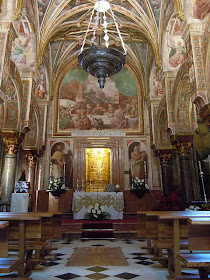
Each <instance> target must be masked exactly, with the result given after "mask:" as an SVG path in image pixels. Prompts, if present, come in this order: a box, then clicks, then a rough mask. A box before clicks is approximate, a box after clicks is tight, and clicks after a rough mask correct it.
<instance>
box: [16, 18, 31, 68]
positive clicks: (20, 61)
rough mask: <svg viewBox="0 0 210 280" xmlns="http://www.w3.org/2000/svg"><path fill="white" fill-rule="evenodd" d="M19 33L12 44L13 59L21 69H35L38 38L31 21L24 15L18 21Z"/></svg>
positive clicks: (17, 28)
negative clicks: (36, 38)
mask: <svg viewBox="0 0 210 280" xmlns="http://www.w3.org/2000/svg"><path fill="white" fill-rule="evenodd" d="M15 28H16V30H17V33H18V38H16V39H15V40H14V42H13V44H12V52H11V60H12V61H13V62H14V63H15V64H16V66H17V68H18V70H19V71H34V70H35V61H36V40H35V34H34V32H33V31H32V28H31V23H30V22H29V20H28V19H27V18H26V17H24V18H21V20H20V21H19V22H17V23H16V25H15Z"/></svg>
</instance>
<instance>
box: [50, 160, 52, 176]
mask: <svg viewBox="0 0 210 280" xmlns="http://www.w3.org/2000/svg"><path fill="white" fill-rule="evenodd" d="M51 177H52V162H50V178H51Z"/></svg>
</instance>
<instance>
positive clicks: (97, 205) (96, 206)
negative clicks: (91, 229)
mask: <svg viewBox="0 0 210 280" xmlns="http://www.w3.org/2000/svg"><path fill="white" fill-rule="evenodd" d="M98 207H99V204H98V203H97V202H96V204H95V209H96V210H98Z"/></svg>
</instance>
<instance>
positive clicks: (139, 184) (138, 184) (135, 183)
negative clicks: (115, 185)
mask: <svg viewBox="0 0 210 280" xmlns="http://www.w3.org/2000/svg"><path fill="white" fill-rule="evenodd" d="M131 189H134V190H142V191H149V187H148V185H147V184H146V182H145V180H144V179H142V180H141V179H139V178H138V177H136V178H135V179H133V180H132V184H131Z"/></svg>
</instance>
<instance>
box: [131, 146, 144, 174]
mask: <svg viewBox="0 0 210 280" xmlns="http://www.w3.org/2000/svg"><path fill="white" fill-rule="evenodd" d="M134 144H135V145H134V146H133V145H132V146H131V148H132V147H133V150H132V152H131V154H130V175H131V178H136V177H138V178H139V179H144V173H145V170H144V166H145V163H144V162H146V152H145V151H142V150H141V143H140V142H138V143H136V142H135V143H134Z"/></svg>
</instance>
